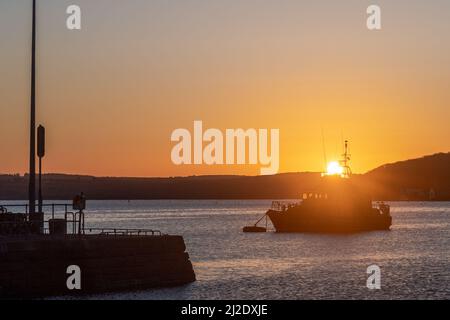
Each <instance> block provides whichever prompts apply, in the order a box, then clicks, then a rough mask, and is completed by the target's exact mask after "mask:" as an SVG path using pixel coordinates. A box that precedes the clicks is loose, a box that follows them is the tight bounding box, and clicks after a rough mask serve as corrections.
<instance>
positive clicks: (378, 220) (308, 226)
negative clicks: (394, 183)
mask: <svg viewBox="0 0 450 320" xmlns="http://www.w3.org/2000/svg"><path fill="white" fill-rule="evenodd" d="M374 210H375V209H374ZM267 216H268V217H269V219H270V220H271V222H272V224H273V226H274V227H275V231H276V232H305V233H307V232H308V233H357V232H365V231H375V230H389V229H390V226H391V224H392V218H391V216H390V215H383V214H360V215H358V214H350V215H348V216H346V217H342V216H339V217H336V216H333V215H331V214H329V213H326V214H324V215H322V216H321V215H316V216H315V217H314V218H310V217H307V216H306V215H305V214H302V213H301V212H298V210H297V211H296V210H287V211H276V210H269V211H267Z"/></svg>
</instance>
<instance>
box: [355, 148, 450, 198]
mask: <svg viewBox="0 0 450 320" xmlns="http://www.w3.org/2000/svg"><path fill="white" fill-rule="evenodd" d="M364 182H365V186H366V187H367V188H369V190H371V193H372V194H374V195H375V196H376V197H378V198H385V199H427V198H429V197H430V196H431V197H432V198H433V197H434V198H435V199H441V200H443V199H447V200H450V153H438V154H434V155H431V156H425V157H422V158H418V159H412V160H406V161H399V162H395V163H390V164H386V165H383V166H381V167H378V168H376V169H374V170H371V171H369V172H368V173H366V174H365V175H364Z"/></svg>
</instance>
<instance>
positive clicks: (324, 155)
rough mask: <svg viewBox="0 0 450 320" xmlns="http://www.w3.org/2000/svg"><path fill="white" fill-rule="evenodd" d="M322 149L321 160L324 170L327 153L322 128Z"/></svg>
mask: <svg viewBox="0 0 450 320" xmlns="http://www.w3.org/2000/svg"><path fill="white" fill-rule="evenodd" d="M322 149H323V160H324V161H325V163H324V165H325V170H326V168H327V163H328V161H327V151H326V148H325V136H324V134H323V128H322Z"/></svg>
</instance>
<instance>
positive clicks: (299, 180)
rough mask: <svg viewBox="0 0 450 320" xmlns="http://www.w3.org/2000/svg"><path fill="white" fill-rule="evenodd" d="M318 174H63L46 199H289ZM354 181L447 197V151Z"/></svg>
mask: <svg viewBox="0 0 450 320" xmlns="http://www.w3.org/2000/svg"><path fill="white" fill-rule="evenodd" d="M319 181H320V174H319V173H283V174H277V175H274V176H254V177H253V176H193V177H177V178H111V177H92V176H78V175H64V174H47V175H45V176H44V177H43V194H44V197H45V198H46V199H52V200H67V199H71V198H72V197H73V195H75V194H77V193H79V192H81V191H83V192H84V193H85V194H86V195H87V197H88V199H289V198H298V197H299V196H300V195H301V193H302V192H308V191H310V190H311V189H313V188H314V187H315V186H317V185H318V183H319ZM354 183H356V184H358V185H360V187H361V188H363V189H365V190H367V191H368V192H370V193H371V194H372V197H373V198H374V199H377V200H428V199H430V196H431V199H435V200H450V153H446V154H444V153H440V154H435V155H432V156H426V157H423V158H420V159H413V160H407V161H401V162H396V163H392V164H386V165H383V166H381V167H379V168H376V169H374V170H372V171H370V172H368V173H366V174H364V175H356V176H354ZM27 184H28V177H27V176H18V175H0V200H19V199H26V198H27Z"/></svg>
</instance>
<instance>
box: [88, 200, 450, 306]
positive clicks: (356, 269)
mask: <svg viewBox="0 0 450 320" xmlns="http://www.w3.org/2000/svg"><path fill="white" fill-rule="evenodd" d="M270 203H271V202H270V201H131V202H127V201H89V202H88V211H87V214H86V222H87V226H92V227H116V228H151V229H159V230H161V231H162V232H165V233H170V234H180V235H183V236H184V239H185V241H186V245H187V249H188V252H189V254H190V256H191V260H192V262H193V264H194V269H195V272H196V275H197V281H196V282H195V283H192V284H189V285H186V286H183V287H178V288H171V289H157V290H147V291H140V292H127V293H118V294H106V295H95V296H90V297H89V298H95V299H99V298H100V299H104V298H107V299H111V298H112V299H334V298H343V299H382V298H387V299H419V298H420V299H432V298H435V299H450V203H449V202H444V203H442V202H441V203H438V202H435V203H433V202H426V203H422V202H394V203H391V206H392V215H393V226H392V230H391V231H387V232H384V231H383V232H369V233H364V234H356V235H348V236H331V235H310V234H276V233H273V232H269V233H263V234H244V233H242V232H241V229H242V227H243V226H244V225H246V224H250V223H252V222H254V221H256V219H257V218H258V217H260V216H261V215H262V214H263V213H264V212H265V210H266V209H267V208H268V207H269V206H270ZM372 264H377V265H379V266H380V267H381V272H382V273H381V286H382V287H381V290H369V289H367V287H366V280H367V276H368V275H367V274H366V269H367V267H368V266H369V265H372Z"/></svg>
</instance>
